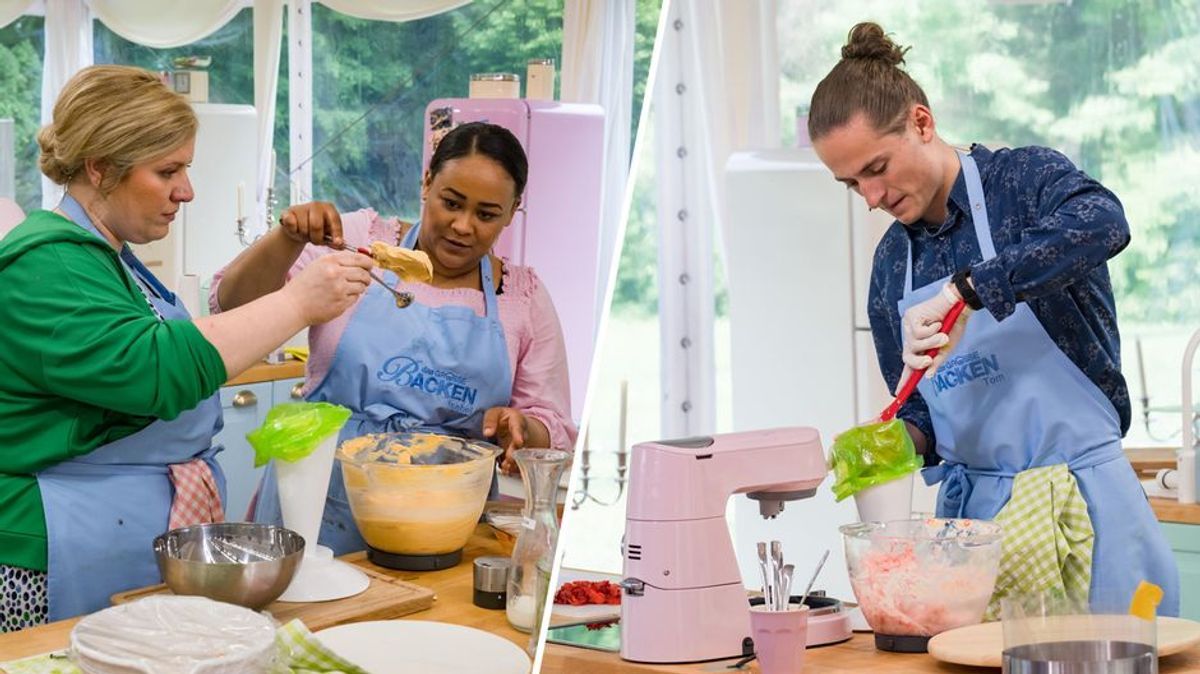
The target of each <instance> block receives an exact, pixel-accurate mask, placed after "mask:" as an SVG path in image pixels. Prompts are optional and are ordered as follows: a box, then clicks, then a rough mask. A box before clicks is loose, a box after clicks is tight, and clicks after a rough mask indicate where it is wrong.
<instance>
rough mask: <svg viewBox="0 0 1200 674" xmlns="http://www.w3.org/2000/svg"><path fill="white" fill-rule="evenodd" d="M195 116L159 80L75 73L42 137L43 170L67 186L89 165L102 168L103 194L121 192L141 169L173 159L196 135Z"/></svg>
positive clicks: (106, 69) (145, 75)
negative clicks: (149, 163) (126, 180)
mask: <svg viewBox="0 0 1200 674" xmlns="http://www.w3.org/2000/svg"><path fill="white" fill-rule="evenodd" d="M197 126H198V121H197V119H196V113H195V112H194V111H193V110H192V106H191V105H190V104H189V103H188V102H187V100H186V99H185V98H184V97H183V96H181V95H179V94H177V93H175V92H173V91H171V90H170V89H168V88H167V87H166V85H164V84H163V82H162V80H160V79H159V78H158V76H157V75H155V74H154V73H151V72H149V71H146V70H142V69H141V68H132V67H129V66H112V65H104V66H90V67H88V68H84V69H83V70H80V71H79V72H78V73H76V74H75V76H74V77H72V78H71V80H70V81H69V82H67V84H66V86H64V87H63V90H62V93H60V94H59V95H58V101H57V102H56V103H55V104H54V121H53V122H51V123H50V124H48V125H47V126H45V127H43V128H42V130H41V131H39V132H38V137H37V139H38V145H39V146H40V147H41V151H42V152H41V156H40V157H39V159H38V167H39V168H40V169H41V170H42V173H44V174H45V175H46V177H47V178H49V179H50V180H52V181H54V182H55V183H57V184H59V185H66V184H67V183H69V182H71V180H72V179H73V178H75V177H76V176H78V175H81V174H82V173H83V164H84V161H85V160H88V159H92V160H96V161H98V162H99V163H100V165H101V166H102V168H103V177H102V178H101V181H100V185H99V189H100V193H101V194H108V193H110V192H112V191H113V190H114V189H116V187H117V185H118V184H120V182H121V181H122V180H123V179H124V178H125V176H126V174H128V172H129V170H130V169H131V168H133V166H135V165H137V164H141V163H143V162H147V161H152V160H154V159H157V158H159V157H162V156H164V155H166V154H169V153H170V152H172V151H173V150H175V149H176V148H178V147H179V146H180V145H182V144H184V143H185V142H187V141H188V140H191V139H192V138H194V137H195V135H196V127H197Z"/></svg>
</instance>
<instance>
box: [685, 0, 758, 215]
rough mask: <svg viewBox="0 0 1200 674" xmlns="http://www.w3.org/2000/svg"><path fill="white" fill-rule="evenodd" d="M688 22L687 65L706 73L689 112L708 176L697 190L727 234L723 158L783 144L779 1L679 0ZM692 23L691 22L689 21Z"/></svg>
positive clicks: (696, 79)
mask: <svg viewBox="0 0 1200 674" xmlns="http://www.w3.org/2000/svg"><path fill="white" fill-rule="evenodd" d="M673 1H675V2H680V3H682V5H683V7H681V10H682V16H684V17H686V18H685V19H684V20H685V21H687V22H688V23H689V24H690V26H689V27H690V28H691V29H690V30H685V31H683V36H684V42H683V54H682V57H683V59H684V60H685V61H686V62H687V63H686V66H685V67H686V68H687V69H688V70H690V71H691V72H694V73H704V76H703V77H698V78H694V83H693V84H692V86H695V87H699V90H698V91H696V100H698V101H699V103H700V105H699V106H698V107H696V108H692V109H691V113H692V114H693V115H694V117H695V120H694V121H695V123H696V124H697V125H698V126H699V128H700V129H701V130H702V133H703V134H704V137H705V139H706V143H705V144H704V146H703V148H702V151H703V152H704V154H705V156H704V163H705V165H706V167H707V172H708V175H707V179H706V180H705V181H704V184H702V185H696V186H695V189H696V190H697V193H699V194H710V195H711V198H712V203H711V208H712V212H713V213H714V214H716V216H717V219H718V235H720V233H721V232H722V231H723V230H724V220H725V218H724V217H723V216H724V212H725V211H724V207H725V198H724V195H725V190H724V185H725V178H724V173H725V161H726V160H727V159H728V158H729V155H730V153H732V152H736V151H739V150H750V149H765V148H774V147H779V145H780V142H781V134H780V126H779V125H780V121H779V49H778V40H777V38H776V34H775V17H776V15H777V14H778V2H777V0H718V1H716V2H714V1H713V0H673ZM689 19H690V20H689Z"/></svg>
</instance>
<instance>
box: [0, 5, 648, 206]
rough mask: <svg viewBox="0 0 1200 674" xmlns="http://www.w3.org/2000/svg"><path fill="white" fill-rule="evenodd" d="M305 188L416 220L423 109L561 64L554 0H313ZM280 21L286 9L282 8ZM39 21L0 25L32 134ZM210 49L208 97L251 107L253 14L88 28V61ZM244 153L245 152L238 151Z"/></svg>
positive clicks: (142, 61)
mask: <svg viewBox="0 0 1200 674" xmlns="http://www.w3.org/2000/svg"><path fill="white" fill-rule="evenodd" d="M660 4H661V0H638V12H637V36H636V41H635V46H634V49H635V54H634V81H635V83H636V84H635V88H634V101H633V104H634V112H633V118H634V124H635V129H634V131H635V133H636V123H637V120H638V118H639V117H640V106H641V100H642V97H643V95H644V93H645V79H646V75H647V73H648V71H649V67H650V55H651V52H652V50H653V47H654V32H655V30H656V28H657V23H658V9H659V6H660ZM312 20H313V71H314V79H313V82H314V88H313V95H314V101H313V103H314V111H315V114H314V120H313V125H314V128H313V141H314V142H313V147H314V149H315V150H316V156H315V158H314V159H313V174H314V179H313V195H311V196H312V198H316V199H322V200H326V201H333V202H334V203H337V204H338V205H339V206H341V207H343V208H347V209H352V208H359V207H363V206H371V207H374V208H375V209H377V210H378V211H380V212H382V213H388V214H398V215H402V216H405V217H409V218H415V217H416V216H417V214H418V211H419V184H420V177H421V176H420V164H421V155H422V146H421V143H422V136H423V126H422V117H423V116H424V111H425V106H426V104H428V103H429V101H431V100H433V99H435V98H456V97H465V96H466V95H467V86H468V82H469V81H470V75H471V74H472V73H478V72H513V73H517V74H519V75H520V76H521V77H522V79H524V77H525V65H526V62H527V61H528V60H529V59H531V58H553V59H554V60H555V62H556V63H558V64H559V65H560V66H561V63H560V62H561V54H562V29H563V0H475V2H472V3H471V4H468V5H466V6H464V7H461V8H459V9H456V10H453V11H450V12H446V13H443V14H439V15H436V16H432V17H429V18H426V19H422V20H417V21H410V22H406V23H398V24H397V23H389V22H382V21H366V20H362V19H355V18H353V17H350V16H346V15H343V14H339V13H338V12H335V11H333V10H330V9H328V8H326V7H325V6H324V5H321V4H314V6H313V18H312ZM285 24H286V15H285ZM42 25H43V20H42V19H41V18H40V17H25V18H22V19H20V20H19V21H17V22H16V23H14V24H11V25H10V26H8V27H6V28H4V29H0V117H10V116H11V117H13V118H14V119H16V120H17V128H16V135H17V137H18V138H22V139H32V138H33V136H34V135H35V134H36V131H37V128H38V125H39V114H40V113H39V107H38V106H39V99H40V95H41V55H42V51H43V48H42V42H41V40H42ZM191 54H206V55H211V56H213V64H212V66H211V67H210V92H209V98H210V100H211V101H212V102H214V103H237V104H248V105H253V103H254V72H253V66H254V54H253V14H252V11H251V10H250V9H245V10H243V11H242V12H240V13H239V14H238V15H237V16H236V17H235V18H234V19H233V20H232V21H230V22H229V23H228V24H226V25H225V26H224V27H222V28H221V29H220V30H218V31H217V32H216V33H214V34H213V35H211V36H209V37H207V38H205V39H204V40H201V41H199V42H197V43H195V44H192V45H188V46H186V47H180V48H175V49H161V50H160V49H151V48H148V47H143V46H141V45H137V44H133V43H131V42H128V41H126V40H124V39H123V38H121V37H120V36H118V35H116V34H115V33H113V32H112V31H110V30H108V28H107V27H105V26H104V24H102V23H101V22H96V24H95V56H96V62H97V63H125V64H131V65H138V66H141V67H145V68H149V69H152V70H166V69H170V63H171V59H172V58H173V57H175V56H184V55H191ZM288 145H289V141H288V76H287V42H286V25H285V42H284V48H283V53H282V55H281V58H280V80H279V92H278V97H277V99H276V120H275V148H276V166H277V173H276V185H277V187H280V188H281V189H280V190H279V191H280V192H281V197H283V201H282V202H281V206H282V205H286V198H287V196H288V190H287V189H286V186H287V184H288V177H287V167H288V166H290V157H289V151H288ZM247 151H248V152H253V149H247ZM18 155H19V156H18V173H19V176H20V177H19V181H20V182H19V183H18V186H17V193H18V194H19V195H21V197H22V198H21V202H22V206H23V207H25V208H26V209H30V208H35V207H37V206H38V205H39V203H40V199H39V198H38V193H39V188H38V186H37V185H38V174H37V166H36V160H37V149H36V145H35V144H32V143H28V144H24V145H23V146H22V147H21V148H20V150H19V152H18Z"/></svg>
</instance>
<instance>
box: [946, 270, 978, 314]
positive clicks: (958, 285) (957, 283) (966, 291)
mask: <svg viewBox="0 0 1200 674" xmlns="http://www.w3.org/2000/svg"><path fill="white" fill-rule="evenodd" d="M970 276H971V268H970V267H967V268H966V269H963V270H961V271H959V272H957V273H956V274H954V276H951V277H950V283H952V284H954V289H955V290H957V291H958V295H959V297H962V298H963V302H965V303H966V304H967V306H968V307H971V310H972V311H979V310H980V309H982V308H983V301H982V300H980V299H979V293H977V292H975V289H974V288H972V287H971V284H970V282H968V281H967V279H968V278H970Z"/></svg>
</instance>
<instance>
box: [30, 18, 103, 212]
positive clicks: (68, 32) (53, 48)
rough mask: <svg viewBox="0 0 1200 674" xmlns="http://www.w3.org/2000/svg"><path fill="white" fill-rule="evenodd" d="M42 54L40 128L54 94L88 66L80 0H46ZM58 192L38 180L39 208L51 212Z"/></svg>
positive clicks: (88, 25)
mask: <svg viewBox="0 0 1200 674" xmlns="http://www.w3.org/2000/svg"><path fill="white" fill-rule="evenodd" d="M45 25H46V53H45V59H44V60H43V64H42V124H49V123H50V120H51V119H53V117H54V103H55V101H57V100H58V92H60V91H62V88H63V85H64V84H66V83H67V80H69V79H71V76H72V75H74V74H75V73H76V72H78V71H79V70H80V69H81V68H86V67H87V66H90V65H91V64H92V15H91V12H90V11H89V10H88V8H87V5H86V4H84V1H83V0H46V24H45ZM61 197H62V188H61V187H60V186H58V185H55V184H54V183H53V182H51V181H50V180H49V179H48V178H45V177H43V178H42V207H43V208H47V209H50V208H54V207H55V206H56V205H58V201H59V199H60V198H61Z"/></svg>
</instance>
